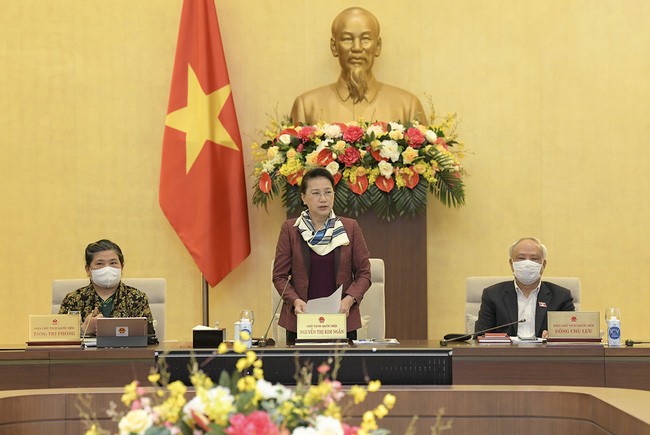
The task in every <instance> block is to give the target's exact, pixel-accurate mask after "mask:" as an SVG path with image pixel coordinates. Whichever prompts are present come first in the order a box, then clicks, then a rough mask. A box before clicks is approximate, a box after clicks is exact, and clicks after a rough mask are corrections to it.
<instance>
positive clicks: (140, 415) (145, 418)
mask: <svg viewBox="0 0 650 435" xmlns="http://www.w3.org/2000/svg"><path fill="white" fill-rule="evenodd" d="M151 423H152V422H151V417H150V416H149V413H148V412H147V411H145V410H144V409H133V410H131V411H129V412H128V414H126V415H125V416H124V417H122V419H121V420H120V423H119V424H118V427H119V429H120V433H144V431H146V430H147V429H149V428H150V427H151Z"/></svg>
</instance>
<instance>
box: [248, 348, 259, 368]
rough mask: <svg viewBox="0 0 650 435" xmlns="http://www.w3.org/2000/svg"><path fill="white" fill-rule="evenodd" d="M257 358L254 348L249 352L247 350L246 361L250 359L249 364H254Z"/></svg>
mask: <svg viewBox="0 0 650 435" xmlns="http://www.w3.org/2000/svg"><path fill="white" fill-rule="evenodd" d="M256 359H257V354H256V353H255V351H254V350H249V351H248V352H246V361H248V364H249V365H253V363H254V362H255V360H256Z"/></svg>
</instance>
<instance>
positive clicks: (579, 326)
mask: <svg viewBox="0 0 650 435" xmlns="http://www.w3.org/2000/svg"><path fill="white" fill-rule="evenodd" d="M547 315H548V341H600V313H598V312H589V311H549V312H548V313H547Z"/></svg>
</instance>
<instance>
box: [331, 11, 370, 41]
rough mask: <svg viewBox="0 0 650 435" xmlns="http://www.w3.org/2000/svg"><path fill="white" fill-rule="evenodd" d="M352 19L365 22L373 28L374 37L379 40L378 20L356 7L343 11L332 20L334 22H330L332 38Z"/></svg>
mask: <svg viewBox="0 0 650 435" xmlns="http://www.w3.org/2000/svg"><path fill="white" fill-rule="evenodd" d="M354 18H362V19H364V20H367V21H368V23H369V24H370V25H371V26H372V27H373V31H374V32H375V37H377V38H379V20H377V17H375V16H374V15H373V14H372V13H370V11H367V10H366V9H363V8H360V7H356V6H355V7H351V8H347V9H345V10H344V11H342V12H341V13H340V14H338V15H337V16H336V18H334V21H332V37H334V38H336V37H337V36H338V35H339V34H340V33H341V30H342V29H343V28H344V26H345V23H346V22H348V21H350V20H352V19H354Z"/></svg>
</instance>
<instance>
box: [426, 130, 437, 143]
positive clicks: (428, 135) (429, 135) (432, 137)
mask: <svg viewBox="0 0 650 435" xmlns="http://www.w3.org/2000/svg"><path fill="white" fill-rule="evenodd" d="M424 137H426V138H427V142H429V143H436V139H438V136H437V135H436V132H435V131H433V130H427V132H426V133H424Z"/></svg>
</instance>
